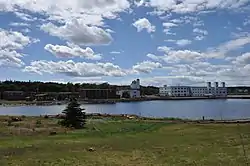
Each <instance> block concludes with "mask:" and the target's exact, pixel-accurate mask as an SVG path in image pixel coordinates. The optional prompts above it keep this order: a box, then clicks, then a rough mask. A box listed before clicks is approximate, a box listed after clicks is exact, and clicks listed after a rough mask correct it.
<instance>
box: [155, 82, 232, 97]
mask: <svg viewBox="0 0 250 166" xmlns="http://www.w3.org/2000/svg"><path fill="white" fill-rule="evenodd" d="M159 94H160V96H170V97H205V96H214V97H226V96H227V88H226V84H225V82H221V86H219V83H218V82H214V86H213V87H212V84H211V82H208V83H207V86H206V87H191V86H167V85H164V86H163V87H160V92H159Z"/></svg>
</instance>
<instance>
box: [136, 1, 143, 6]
mask: <svg viewBox="0 0 250 166" xmlns="http://www.w3.org/2000/svg"><path fill="white" fill-rule="evenodd" d="M134 4H135V5H136V6H142V5H144V4H145V0H134Z"/></svg>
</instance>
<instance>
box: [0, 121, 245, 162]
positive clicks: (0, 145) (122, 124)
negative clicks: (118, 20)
mask: <svg viewBox="0 0 250 166" xmlns="http://www.w3.org/2000/svg"><path fill="white" fill-rule="evenodd" d="M8 119H9V117H0V165H1V166H5V165H8V166H12V165H13V166H14V165H21V166H26V165H27V166H36V165H48V166H53V165H58V166H62V165H70V166H77V165H84V166H88V165H96V166H100V165H107V166H110V165H124V166H127V165H128V166H129V165H166V166H168V165H169V166H173V165H175V166H185V165H189V166H191V165H193V166H197V165H204V166H210V165H211V166H219V165H221V166H237V165H240V166H245V165H246V166H247V162H249V161H250V139H249V138H250V125H249V124H241V125H240V126H237V124H230V125H229V124H227V125H226V124H220V125H219V124H206V125H204V124H203V125H202V124H170V123H168V122H167V121H162V122H153V121H138V120H114V119H113V120H112V119H109V120H102V119H100V120H98V119H92V120H88V123H87V125H86V129H83V130H69V129H64V128H61V127H60V126H58V125H57V121H58V120H57V119H52V118H49V119H44V118H42V117H23V118H22V121H20V122H12V123H8V122H7V120H8ZM53 131H54V132H56V133H57V134H56V135H50V133H51V132H53ZM241 138H242V139H241ZM242 145H244V149H245V152H246V153H245V154H246V155H244V152H243V148H242ZM90 148H93V149H94V150H93V151H89V149H90ZM249 164H250V163H249Z"/></svg>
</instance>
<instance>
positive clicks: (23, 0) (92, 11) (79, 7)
mask: <svg viewBox="0 0 250 166" xmlns="http://www.w3.org/2000/svg"><path fill="white" fill-rule="evenodd" d="M0 4H1V10H2V11H6V12H15V13H16V15H17V16H20V18H28V19H30V18H31V17H30V16H29V15H28V14H26V13H23V11H29V12H32V13H38V14H41V15H44V16H45V17H48V18H49V20H53V21H58V22H64V23H66V22H68V21H69V20H71V19H76V18H83V19H84V20H85V23H86V24H88V23H89V24H92V23H94V24H95V25H96V24H97V23H98V24H99V25H100V24H102V20H103V18H109V19H115V18H117V13H119V12H123V11H125V10H126V9H129V7H130V3H129V1H127V0H102V1H100V0H91V1H85V0H84V1H83V0H71V1H61V0H54V1H49V2H48V1H46V2H45V1H44V0H11V1H5V0H0ZM91 22H92V23H91ZM92 25H93V24H92Z"/></svg>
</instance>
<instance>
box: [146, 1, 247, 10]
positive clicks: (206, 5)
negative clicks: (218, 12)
mask: <svg viewBox="0 0 250 166" xmlns="http://www.w3.org/2000/svg"><path fill="white" fill-rule="evenodd" d="M247 3H248V1H247V0H238V1H236V0H230V1H224V0H195V1H194V0H182V1H174V0H169V1H166V0H150V1H149V5H150V6H151V7H155V8H157V9H158V10H164V11H169V12H176V13H191V12H197V11H204V10H209V9H237V8H239V7H243V6H244V5H245V4H247Z"/></svg>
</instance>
